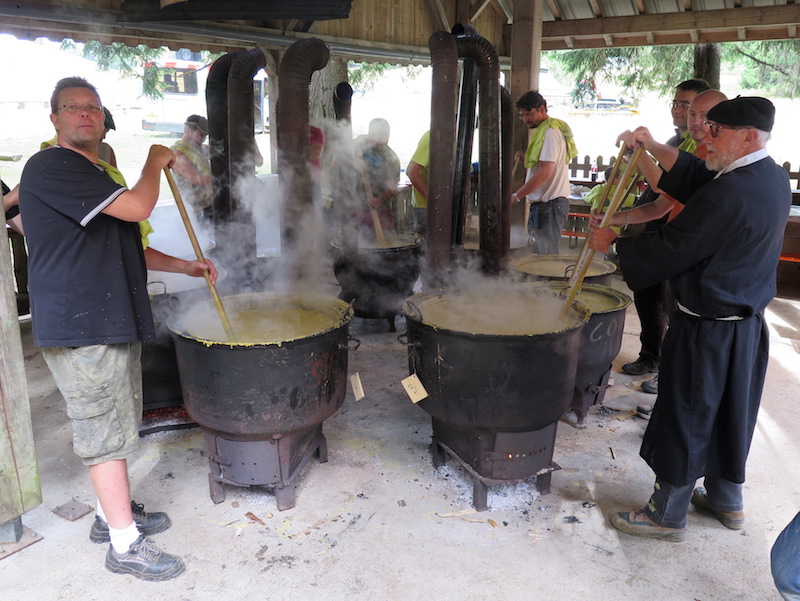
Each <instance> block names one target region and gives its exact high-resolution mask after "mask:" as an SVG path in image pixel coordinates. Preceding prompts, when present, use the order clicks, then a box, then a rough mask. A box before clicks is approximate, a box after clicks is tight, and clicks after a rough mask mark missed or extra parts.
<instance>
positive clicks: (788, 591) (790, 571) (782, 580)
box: [770, 513, 800, 601]
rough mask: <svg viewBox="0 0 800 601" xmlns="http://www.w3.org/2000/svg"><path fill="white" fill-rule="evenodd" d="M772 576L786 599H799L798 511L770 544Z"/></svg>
mask: <svg viewBox="0 0 800 601" xmlns="http://www.w3.org/2000/svg"><path fill="white" fill-rule="evenodd" d="M770 563H771V566H772V578H773V579H774V580H775V586H776V587H777V589H778V592H779V593H780V594H781V596H782V597H783V598H784V599H785V600H786V601H800V513H798V514H797V515H796V516H794V519H793V520H792V521H791V522H789V525H788V526H786V528H784V529H783V532H781V533H780V535H779V536H778V540H776V541H775V544H774V545H773V546H772V553H771V554H770Z"/></svg>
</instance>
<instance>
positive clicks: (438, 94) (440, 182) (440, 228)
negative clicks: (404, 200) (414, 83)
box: [426, 31, 458, 285]
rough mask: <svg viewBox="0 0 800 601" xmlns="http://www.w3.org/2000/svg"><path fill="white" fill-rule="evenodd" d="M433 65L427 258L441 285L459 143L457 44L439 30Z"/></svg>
mask: <svg viewBox="0 0 800 601" xmlns="http://www.w3.org/2000/svg"><path fill="white" fill-rule="evenodd" d="M428 48H430V51H431V60H432V65H433V76H432V86H431V142H430V164H429V165H428V226H427V233H426V238H427V247H428V248H427V260H428V268H429V277H430V283H431V284H434V285H442V284H443V283H444V280H445V277H446V276H447V274H446V273H445V269H446V268H447V267H449V266H450V236H451V231H452V222H453V153H454V149H455V143H456V120H455V114H456V98H457V95H458V47H457V45H456V40H455V38H454V37H453V36H452V35H450V34H449V33H447V32H445V31H437V32H436V33H434V34H433V35H432V36H431V38H430V40H429V41H428Z"/></svg>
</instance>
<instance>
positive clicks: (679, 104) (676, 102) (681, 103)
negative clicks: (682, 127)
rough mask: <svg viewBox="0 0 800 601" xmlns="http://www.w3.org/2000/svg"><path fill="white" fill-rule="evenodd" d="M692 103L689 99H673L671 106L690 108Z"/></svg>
mask: <svg viewBox="0 0 800 601" xmlns="http://www.w3.org/2000/svg"><path fill="white" fill-rule="evenodd" d="M690 104H692V103H691V102H689V101H688V100H673V101H672V102H671V103H670V107H672V108H674V109H676V108H682V109H688V108H689V105H690Z"/></svg>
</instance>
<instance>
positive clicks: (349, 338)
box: [339, 334, 361, 351]
mask: <svg viewBox="0 0 800 601" xmlns="http://www.w3.org/2000/svg"><path fill="white" fill-rule="evenodd" d="M351 343H353V346H350V344H351ZM360 346H361V341H360V340H359V339H358V338H356V337H354V336H351V335H350V334H348V335H347V342H345V343H344V344H340V345H339V349H340V350H345V349H346V350H348V351H357V350H358V347H360Z"/></svg>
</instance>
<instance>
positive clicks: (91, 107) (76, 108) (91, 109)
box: [58, 104, 103, 115]
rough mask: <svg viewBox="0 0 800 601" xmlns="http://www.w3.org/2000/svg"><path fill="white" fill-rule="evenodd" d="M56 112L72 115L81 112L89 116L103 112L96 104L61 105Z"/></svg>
mask: <svg viewBox="0 0 800 601" xmlns="http://www.w3.org/2000/svg"><path fill="white" fill-rule="evenodd" d="M58 110H65V111H67V112H68V113H71V114H73V115H76V114H78V113H83V112H87V113H89V114H90V115H99V114H100V113H102V112H103V107H102V106H100V105H97V104H62V105H61V106H60V107H58Z"/></svg>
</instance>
